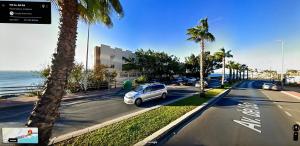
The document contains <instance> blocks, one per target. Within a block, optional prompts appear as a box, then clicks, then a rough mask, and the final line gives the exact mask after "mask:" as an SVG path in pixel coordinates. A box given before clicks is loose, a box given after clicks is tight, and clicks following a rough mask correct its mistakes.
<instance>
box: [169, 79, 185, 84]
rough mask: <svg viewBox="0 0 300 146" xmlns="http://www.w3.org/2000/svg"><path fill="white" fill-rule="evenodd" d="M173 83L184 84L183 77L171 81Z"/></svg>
mask: <svg viewBox="0 0 300 146" xmlns="http://www.w3.org/2000/svg"><path fill="white" fill-rule="evenodd" d="M171 83H172V84H177V85H181V84H183V79H182V78H176V79H175V80H173V81H171Z"/></svg>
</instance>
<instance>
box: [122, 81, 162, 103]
mask: <svg viewBox="0 0 300 146" xmlns="http://www.w3.org/2000/svg"><path fill="white" fill-rule="evenodd" d="M167 93H168V90H167V87H166V85H164V84H160V83H154V84H144V85H140V86H138V87H137V88H136V89H134V90H133V91H130V92H128V93H126V94H125V96H124V102H125V103H126V104H135V105H137V106H140V105H141V104H142V103H143V102H145V101H148V100H152V99H156V98H162V99H165V98H166V97H167Z"/></svg>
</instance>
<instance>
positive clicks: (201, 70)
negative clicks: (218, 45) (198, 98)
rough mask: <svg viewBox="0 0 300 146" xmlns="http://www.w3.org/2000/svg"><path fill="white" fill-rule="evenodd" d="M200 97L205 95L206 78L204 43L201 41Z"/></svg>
mask: <svg viewBox="0 0 300 146" xmlns="http://www.w3.org/2000/svg"><path fill="white" fill-rule="evenodd" d="M200 52H201V53H200V95H202V96H203V95H204V76H203V57H204V41H203V40H202V41H201V51H200Z"/></svg>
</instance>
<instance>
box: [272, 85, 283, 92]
mask: <svg viewBox="0 0 300 146" xmlns="http://www.w3.org/2000/svg"><path fill="white" fill-rule="evenodd" d="M272 90H275V91H279V90H281V86H279V85H277V84H273V86H272Z"/></svg>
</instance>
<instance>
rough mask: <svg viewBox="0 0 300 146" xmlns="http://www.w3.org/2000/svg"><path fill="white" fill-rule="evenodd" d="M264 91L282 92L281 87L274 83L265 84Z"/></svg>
mask: <svg viewBox="0 0 300 146" xmlns="http://www.w3.org/2000/svg"><path fill="white" fill-rule="evenodd" d="M262 89H265V90H276V91H279V90H281V87H280V86H279V85H277V84H274V83H264V84H263V86H262Z"/></svg>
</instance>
